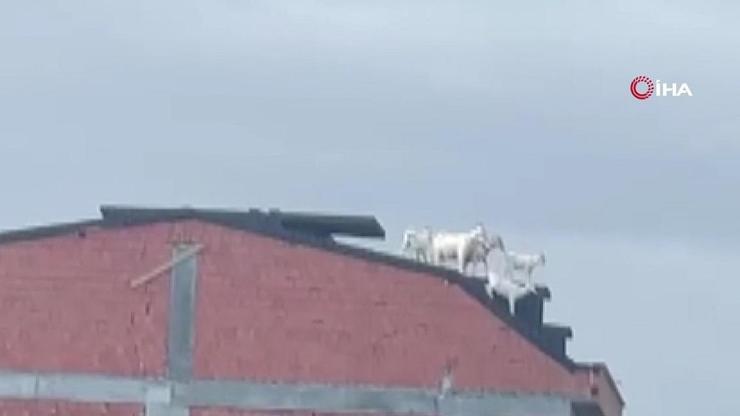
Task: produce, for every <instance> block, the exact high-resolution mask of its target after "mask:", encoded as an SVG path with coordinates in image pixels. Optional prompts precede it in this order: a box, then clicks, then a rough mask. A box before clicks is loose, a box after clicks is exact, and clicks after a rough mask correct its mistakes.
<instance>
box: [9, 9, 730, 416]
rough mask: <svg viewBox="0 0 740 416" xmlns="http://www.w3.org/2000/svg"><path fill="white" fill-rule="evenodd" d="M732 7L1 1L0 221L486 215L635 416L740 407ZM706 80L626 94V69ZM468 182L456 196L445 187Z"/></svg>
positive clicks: (464, 218) (443, 223) (430, 219)
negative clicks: (190, 215) (217, 211)
mask: <svg viewBox="0 0 740 416" xmlns="http://www.w3.org/2000/svg"><path fill="white" fill-rule="evenodd" d="M738 18H740V6H739V5H737V3H736V2H731V1H720V0H709V1H693V2H691V1H686V0H682V1H673V2H668V1H656V0H649V1H644V0H643V1H638V0H627V1H619V2H614V1H612V2H603V1H597V2H594V1H587V0H565V1H562V2H548V1H536V2H535V3H534V4H533V3H532V2H510V3H506V4H503V3H502V4H495V3H492V2H490V1H430V0H427V1H406V2H402V1H380V0H372V1H350V0H341V1H311V0H301V1H297V0H296V1H279V0H269V1H233V0H209V1H201V2H194V1H190V0H178V1H170V0H159V1H151V0H147V1H143V0H128V1H109V0H90V1H81V0H65V1H55V2H53V1H36V2H29V1H22V0H17V1H16V0H6V1H3V2H1V3H0V162H1V163H0V189H3V190H4V192H5V198H3V204H2V207H1V208H0V228H17V227H20V226H25V225H30V224H37V223H46V222H54V221H60V220H69V219H77V218H80V217H90V216H96V215H97V212H96V209H97V206H98V205H100V204H101V203H110V202H114V203H130V204H146V205H182V204H189V205H195V206H216V207H251V206H255V207H264V208H267V207H281V208H283V209H311V210H325V211H334V212H349V213H372V214H375V215H377V216H378V217H379V219H380V220H381V221H382V222H383V223H384V225H385V226H386V228H387V229H388V231H389V234H390V237H391V240H392V241H389V242H388V243H387V244H385V245H382V246H381V247H383V248H385V249H395V248H396V244H397V241H395V239H396V236H397V235H398V234H399V233H400V232H401V229H402V228H403V227H405V226H407V225H421V224H432V225H436V226H440V227H445V228H453V227H467V226H469V225H471V224H472V223H474V222H476V221H479V220H482V221H485V222H486V224H487V225H488V227H489V228H490V229H495V230H497V231H499V232H501V233H502V234H503V235H504V237H505V239H506V241H507V242H508V243H509V245H510V246H513V247H515V248H519V249H521V250H539V249H544V250H546V251H547V252H548V260H549V264H548V266H547V268H546V269H545V270H543V273H542V274H541V279H542V280H543V281H544V282H546V283H548V284H549V285H550V286H551V288H552V290H553V293H554V297H553V301H552V302H551V304H550V305H549V306H548V313H547V315H548V318H549V319H550V320H553V321H560V322H565V323H568V324H572V325H573V326H574V328H575V339H574V340H573V341H572V342H571V344H570V351H571V353H572V355H573V356H574V357H575V358H577V359H598V360H605V361H607V362H608V363H609V365H610V366H611V369H612V371H613V373H614V375H615V377H616V378H617V379H618V380H619V381H620V383H621V388H622V390H623V393H624V395H625V397H626V399H627V401H628V409H627V414H628V415H629V416H638V415H646V416H652V415H659V414H670V415H674V416H683V415H686V416H688V415H695V414H707V415H713V416H722V415H727V416H735V415H737V414H738V411H740V408H739V407H738V404H737V400H736V397H734V395H733V393H735V394H736V393H737V391H736V386H737V378H736V374H737V373H738V372H740V360H738V358H737V351H740V336H739V335H738V328H740V313H738V311H737V308H738V307H740V300H739V297H738V295H737V293H739V291H740V283H738V280H737V277H738V270H740V257H738V254H737V253H738V250H740V221H738V220H737V212H739V211H740V193H739V192H738V184H740V163H738V160H740V137H739V135H738V131H739V129H740V107H738V105H737V98H738V96H740V82H738V79H737V75H736V74H740V53H739V51H740V29H737V26H736V22H737V21H738ZM641 74H646V75H649V76H651V77H653V79H660V80H662V81H668V82H687V83H689V85H690V87H691V89H692V91H693V94H694V96H693V97H691V98H687V97H677V98H663V97H660V98H659V97H653V98H651V99H649V100H646V101H645V102H640V101H637V100H635V99H634V98H632V97H631V96H630V95H629V91H628V85H629V82H630V81H631V80H632V78H633V77H635V76H637V75H641ZM453 198H454V199H453Z"/></svg>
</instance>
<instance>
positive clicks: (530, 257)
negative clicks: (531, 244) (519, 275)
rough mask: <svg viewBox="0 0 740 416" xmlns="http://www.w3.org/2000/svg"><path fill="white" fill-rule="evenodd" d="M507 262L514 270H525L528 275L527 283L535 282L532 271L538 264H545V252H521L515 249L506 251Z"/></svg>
mask: <svg viewBox="0 0 740 416" xmlns="http://www.w3.org/2000/svg"><path fill="white" fill-rule="evenodd" d="M506 263H507V266H508V267H510V268H511V269H512V270H516V271H520V272H524V273H526V275H527V280H526V282H522V283H525V284H529V285H531V284H533V282H532V272H533V271H534V269H535V268H537V267H538V266H544V265H545V253H540V254H521V253H515V252H513V251H507V252H506Z"/></svg>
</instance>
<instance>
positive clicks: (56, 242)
mask: <svg viewBox="0 0 740 416" xmlns="http://www.w3.org/2000/svg"><path fill="white" fill-rule="evenodd" d="M171 228H172V227H171V226H167V225H155V226H150V227H133V228H126V229H118V230H98V229H90V230H89V231H88V233H87V236H86V237H84V238H83V237H80V236H78V235H76V234H75V235H68V236H61V237H53V238H47V239H41V240H33V241H25V242H18V243H12V244H3V245H0V311H2V313H0V368H2V369H14V370H38V371H76V372H100V373H115V374H122V375H159V374H162V373H163V370H164V362H165V361H164V360H165V328H166V326H165V325H166V319H167V291H168V279H167V278H160V279H158V280H156V281H155V282H154V283H153V284H152V285H150V286H149V287H147V288H145V289H138V290H132V289H130V288H128V287H127V284H128V281H129V280H130V279H132V278H133V277H135V276H136V275H139V274H142V273H144V272H146V271H148V270H150V269H152V268H154V267H155V266H157V265H159V264H161V263H164V262H165V261H167V260H169V259H170V257H171V246H170V245H169V244H168V240H169V239H170V232H171Z"/></svg>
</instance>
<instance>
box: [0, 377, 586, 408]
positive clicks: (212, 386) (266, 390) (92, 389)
mask: <svg viewBox="0 0 740 416" xmlns="http://www.w3.org/2000/svg"><path fill="white" fill-rule="evenodd" d="M0 398H14V399H35V400H70V401H77V402H86V403H141V404H143V405H145V406H146V415H147V416H187V415H188V413H189V412H188V408H189V407H191V406H199V407H229V408H239V409H245V410H253V411H269V410H283V411H291V410H310V411H314V412H318V413H397V414H407V413H417V414H426V415H441V416H480V415H492V416H523V415H526V416H571V412H572V405H573V403H575V402H579V403H581V402H582V400H583V398H582V397H575V396H573V397H571V396H568V395H554V394H553V395H548V394H507V393H495V392H488V393H472V392H452V393H449V394H447V395H446V396H444V397H439V396H438V392H437V391H436V390H431V389H410V388H396V387H365V386H348V385H342V386H336V385H324V384H302V383H259V382H251V381H222V380H194V381H185V382H169V381H165V380H155V379H139V378H126V377H112V376H104V375H87V374H37V373H21V372H0Z"/></svg>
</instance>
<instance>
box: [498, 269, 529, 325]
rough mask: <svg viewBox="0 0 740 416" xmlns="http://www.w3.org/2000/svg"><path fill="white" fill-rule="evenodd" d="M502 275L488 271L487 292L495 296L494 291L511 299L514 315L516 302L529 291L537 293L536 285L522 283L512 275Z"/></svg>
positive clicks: (510, 308) (511, 310) (511, 308)
mask: <svg viewBox="0 0 740 416" xmlns="http://www.w3.org/2000/svg"><path fill="white" fill-rule="evenodd" d="M505 276H506V277H502V276H500V275H499V274H498V273H496V272H489V273H488V282H487V283H486V292H488V296H490V297H493V292H496V293H498V294H499V295H501V296H503V297H505V298H506V299H508V300H509V312H511V314H512V315H514V311H515V307H516V302H517V301H518V300H519V299H521V298H522V297H524V296H526V295H527V294H528V293H535V287H534V285H530V284H525V285H522V284H520V283H519V282H517V281H515V280H514V279H513V278H512V277H511V276H507V275H505Z"/></svg>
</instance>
